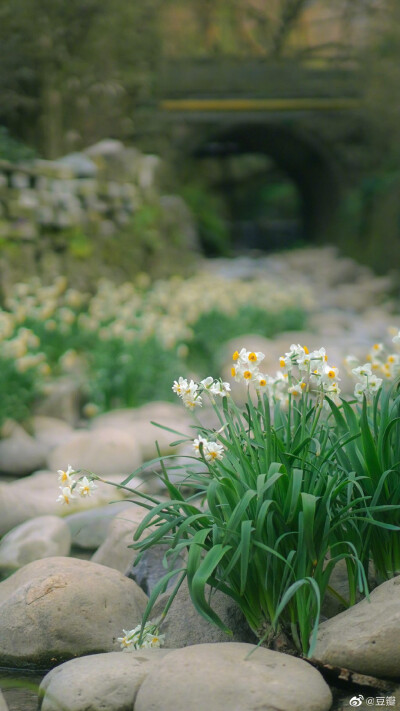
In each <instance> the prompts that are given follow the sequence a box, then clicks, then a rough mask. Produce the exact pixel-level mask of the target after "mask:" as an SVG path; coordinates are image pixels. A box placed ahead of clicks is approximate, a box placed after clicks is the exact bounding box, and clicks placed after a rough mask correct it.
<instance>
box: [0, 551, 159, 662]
mask: <svg viewBox="0 0 400 711" xmlns="http://www.w3.org/2000/svg"><path fill="white" fill-rule="evenodd" d="M146 603H147V597H146V595H145V594H144V592H143V591H142V590H141V589H140V588H139V587H138V586H137V585H136V583H134V582H133V580H129V579H128V578H126V577H125V576H123V575H121V573H118V572H117V571H116V570H112V569H111V568H107V567H105V566H103V565H98V564H96V563H92V562H91V561H87V560H79V559H76V558H61V557H54V558H45V559H43V560H37V561H35V562H33V563H29V565H26V566H25V567H24V568H21V570H19V571H18V572H16V573H14V574H13V575H11V576H10V577H9V578H7V579H6V580H4V581H3V582H2V583H0V666H8V667H24V666H31V667H32V666H34V667H36V668H41V669H42V668H47V669H48V668H49V667H53V666H55V665H57V664H60V663H61V662H64V661H66V660H67V659H71V658H73V657H80V656H84V655H86V654H93V653H96V652H112V651H117V650H119V643H118V641H117V638H118V637H119V636H121V633H122V630H123V629H133V628H134V627H135V626H136V625H138V624H139V623H140V622H141V619H142V615H143V613H144V610H145V607H146Z"/></svg>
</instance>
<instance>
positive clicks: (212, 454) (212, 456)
mask: <svg viewBox="0 0 400 711" xmlns="http://www.w3.org/2000/svg"><path fill="white" fill-rule="evenodd" d="M209 455H210V457H211V459H215V458H216V456H217V452H209Z"/></svg>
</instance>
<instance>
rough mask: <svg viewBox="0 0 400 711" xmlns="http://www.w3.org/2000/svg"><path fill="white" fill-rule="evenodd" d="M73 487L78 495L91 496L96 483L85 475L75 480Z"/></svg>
mask: <svg viewBox="0 0 400 711" xmlns="http://www.w3.org/2000/svg"><path fill="white" fill-rule="evenodd" d="M75 489H76V491H77V492H78V494H79V496H83V497H85V496H91V494H92V492H93V491H94V489H97V485H96V484H95V483H94V481H93V480H92V479H88V478H87V476H83V477H82V479H80V480H79V481H77V483H76V486H75ZM75 489H74V490H75Z"/></svg>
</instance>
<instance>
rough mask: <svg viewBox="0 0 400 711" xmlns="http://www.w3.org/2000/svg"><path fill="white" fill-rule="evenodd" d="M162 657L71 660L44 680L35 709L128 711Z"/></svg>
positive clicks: (150, 653) (147, 653) (150, 652)
mask: <svg viewBox="0 0 400 711" xmlns="http://www.w3.org/2000/svg"><path fill="white" fill-rule="evenodd" d="M166 654H168V651H167V650H163V649H140V650H138V651H136V652H129V653H126V652H109V653H108V654H94V655H91V656H89V657H81V658H80V659H71V660H70V661H69V662H65V663H64V664H61V665H60V666H58V667H56V668H55V669H52V671H51V672H49V673H48V674H46V676H45V677H44V679H43V681H42V683H41V685H40V689H39V709H40V711H66V709H68V711H83V709H90V711H132V710H133V705H134V701H135V698H136V695H137V692H138V690H139V688H140V685H141V684H142V682H143V681H144V679H145V678H146V676H147V674H148V673H149V672H150V671H153V670H154V671H156V670H157V666H158V664H159V663H160V661H161V660H162V659H163V657H165V655H166ZM88 680H89V683H88ZM0 709H1V707H0Z"/></svg>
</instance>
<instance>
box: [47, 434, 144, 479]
mask: <svg viewBox="0 0 400 711" xmlns="http://www.w3.org/2000/svg"><path fill="white" fill-rule="evenodd" d="M64 462H68V464H71V466H72V467H74V468H75V469H85V470H86V471H90V472H93V473H94V474H98V475H100V476H109V475H110V474H130V473H131V472H133V471H134V470H135V469H137V468H138V467H139V466H140V464H141V462H142V456H141V449H140V446H139V444H138V443H137V441H136V440H135V439H134V438H133V436H132V435H131V434H129V435H128V434H126V433H125V432H120V431H119V430H118V429H116V428H111V427H110V428H108V427H102V428H99V429H98V430H94V431H92V432H76V434H74V436H73V437H72V438H71V439H70V440H69V441H68V442H66V443H65V444H61V445H60V446H59V447H56V448H55V449H53V451H52V452H51V453H50V455H49V458H48V466H49V469H54V470H55V471H56V470H57V469H60V467H61V466H64Z"/></svg>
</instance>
